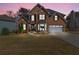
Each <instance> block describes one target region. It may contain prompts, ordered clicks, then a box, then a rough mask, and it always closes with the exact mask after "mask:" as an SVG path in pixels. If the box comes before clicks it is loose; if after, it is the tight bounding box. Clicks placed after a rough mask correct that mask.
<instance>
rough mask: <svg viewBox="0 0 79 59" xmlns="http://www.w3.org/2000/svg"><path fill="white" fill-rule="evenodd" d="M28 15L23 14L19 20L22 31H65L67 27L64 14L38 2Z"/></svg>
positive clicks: (19, 28) (19, 27)
mask: <svg viewBox="0 0 79 59" xmlns="http://www.w3.org/2000/svg"><path fill="white" fill-rule="evenodd" d="M27 14H28V16H27V17H25V16H21V17H20V18H19V19H18V21H17V24H18V30H19V31H20V32H29V31H36V32H63V31H64V28H65V19H64V16H65V15H64V14H62V13H60V12H57V11H53V10H51V9H46V8H44V7H43V6H41V5H40V4H37V5H36V6H35V7H34V8H32V10H30V11H29V12H28V13H27Z"/></svg>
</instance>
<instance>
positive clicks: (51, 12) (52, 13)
mask: <svg viewBox="0 0 79 59" xmlns="http://www.w3.org/2000/svg"><path fill="white" fill-rule="evenodd" d="M46 10H47V11H48V13H49V17H50V18H51V17H53V16H54V15H58V16H59V17H60V18H62V20H63V21H65V20H64V16H65V14H62V13H60V12H57V11H54V10H51V9H46Z"/></svg>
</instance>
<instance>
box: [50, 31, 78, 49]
mask: <svg viewBox="0 0 79 59" xmlns="http://www.w3.org/2000/svg"><path fill="white" fill-rule="evenodd" d="M49 35H53V36H57V37H59V38H61V39H62V40H64V41H67V42H69V43H71V44H72V45H74V46H75V47H78V48H79V35H78V34H72V33H67V32H61V33H50V34H49Z"/></svg>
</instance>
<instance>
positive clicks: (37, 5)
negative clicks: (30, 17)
mask: <svg viewBox="0 0 79 59" xmlns="http://www.w3.org/2000/svg"><path fill="white" fill-rule="evenodd" d="M37 6H38V7H41V9H43V10H44V11H45V12H46V13H47V14H48V12H47V10H46V9H45V8H44V7H43V6H42V5H40V4H39V3H37V4H36V5H35V6H34V7H33V8H32V9H31V10H30V11H29V12H28V13H30V12H31V11H32V10H33V9H34V8H36V7H37Z"/></svg>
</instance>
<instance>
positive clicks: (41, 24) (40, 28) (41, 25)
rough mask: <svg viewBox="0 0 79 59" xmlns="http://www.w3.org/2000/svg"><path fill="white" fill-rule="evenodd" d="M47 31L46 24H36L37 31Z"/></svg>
mask: <svg viewBox="0 0 79 59" xmlns="http://www.w3.org/2000/svg"><path fill="white" fill-rule="evenodd" d="M40 26H44V28H40ZM46 29H47V25H46V24H38V30H40V31H41V30H43V31H44V30H46Z"/></svg>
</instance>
